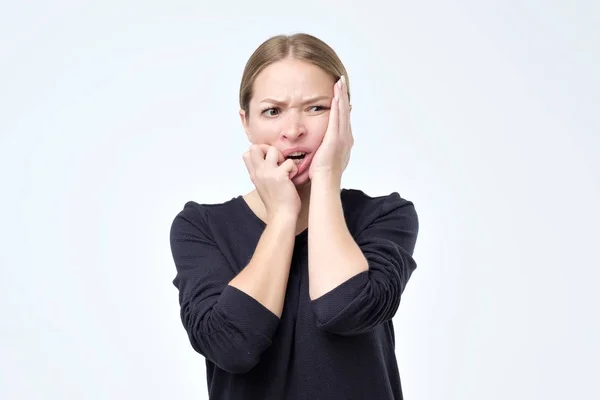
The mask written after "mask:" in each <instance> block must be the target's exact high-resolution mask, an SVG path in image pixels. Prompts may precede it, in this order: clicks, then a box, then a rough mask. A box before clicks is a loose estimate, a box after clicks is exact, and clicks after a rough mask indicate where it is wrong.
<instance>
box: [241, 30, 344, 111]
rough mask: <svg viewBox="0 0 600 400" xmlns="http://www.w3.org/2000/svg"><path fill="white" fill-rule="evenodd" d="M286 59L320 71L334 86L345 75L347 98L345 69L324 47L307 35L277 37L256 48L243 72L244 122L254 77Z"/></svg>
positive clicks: (321, 43) (336, 56) (242, 106)
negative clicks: (299, 61)
mask: <svg viewBox="0 0 600 400" xmlns="http://www.w3.org/2000/svg"><path fill="white" fill-rule="evenodd" d="M287 57H293V58H295V59H298V60H302V61H306V62H309V63H311V64H314V65H316V66H317V67H320V68H321V69H322V70H324V71H325V72H326V73H328V74H330V75H331V76H332V77H333V78H334V80H335V81H336V82H337V80H338V79H340V77H341V76H342V75H344V76H345V77H346V85H347V87H348V97H350V81H349V79H348V74H347V72H346V68H345V67H344V64H343V63H342V61H341V60H340V58H339V57H338V55H337V54H336V53H335V51H334V50H333V49H332V48H331V47H329V45H328V44H327V43H325V42H323V41H322V40H321V39H318V38H316V37H314V36H312V35H309V34H306V33H296V34H294V35H277V36H273V37H271V38H269V39H267V40H266V41H264V42H263V43H262V44H261V45H260V46H258V48H257V49H256V50H255V51H254V53H252V55H251V56H250V59H248V62H247V63H246V67H245V68H244V73H243V75H242V83H241V85H240V108H241V109H243V110H244V111H245V112H246V116H247V118H248V117H249V116H250V114H249V110H250V99H252V95H253V87H254V81H255V80H256V77H257V76H258V74H260V72H261V71H262V70H264V69H265V68H266V67H268V66H269V65H271V64H273V63H275V62H277V61H280V60H283V59H285V58H287Z"/></svg>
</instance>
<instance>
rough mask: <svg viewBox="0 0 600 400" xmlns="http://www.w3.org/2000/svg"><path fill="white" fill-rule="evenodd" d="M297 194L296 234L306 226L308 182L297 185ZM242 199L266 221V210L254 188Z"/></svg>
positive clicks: (308, 205) (308, 202) (308, 196)
mask: <svg viewBox="0 0 600 400" xmlns="http://www.w3.org/2000/svg"><path fill="white" fill-rule="evenodd" d="M296 189H297V190H298V196H300V203H301V206H300V212H299V213H298V220H297V222H296V235H298V234H300V233H302V232H303V231H304V230H306V228H308V212H309V208H310V182H308V183H307V184H305V185H303V186H300V187H297V188H296ZM243 197H244V200H246V203H247V204H248V206H249V207H250V209H251V210H252V211H254V214H256V216H257V217H258V218H260V219H261V220H262V221H263V222H265V223H266V221H267V210H266V208H265V205H264V203H263V202H262V199H261V198H260V195H259V194H258V191H257V190H256V189H254V190H252V191H251V192H249V193H248V194H246V195H244V196H243Z"/></svg>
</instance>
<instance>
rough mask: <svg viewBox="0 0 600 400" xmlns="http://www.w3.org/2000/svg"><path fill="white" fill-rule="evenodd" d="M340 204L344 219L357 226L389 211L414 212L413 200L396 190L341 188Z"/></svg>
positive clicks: (399, 212)
mask: <svg viewBox="0 0 600 400" xmlns="http://www.w3.org/2000/svg"><path fill="white" fill-rule="evenodd" d="M342 206H343V209H344V215H345V218H346V221H348V223H349V224H354V225H356V227H357V228H359V227H360V226H365V225H369V224H370V223H372V222H373V221H375V220H377V219H378V218H380V217H381V216H383V215H386V214H389V213H398V214H411V215H412V214H415V209H414V204H413V202H412V201H410V200H408V199H406V198H404V197H402V196H401V195H400V193H399V192H397V191H392V192H388V193H383V194H373V193H366V192H365V191H364V190H361V189H343V190H342ZM359 229H360V228H359Z"/></svg>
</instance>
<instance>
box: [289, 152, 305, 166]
mask: <svg viewBox="0 0 600 400" xmlns="http://www.w3.org/2000/svg"><path fill="white" fill-rule="evenodd" d="M304 157H306V153H304V152H301V151H296V152H294V153H291V154H290V155H288V156H287V157H286V159H288V160H294V163H295V164H296V165H300V164H301V163H302V160H304Z"/></svg>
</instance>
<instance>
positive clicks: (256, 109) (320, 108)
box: [240, 58, 335, 186]
mask: <svg viewBox="0 0 600 400" xmlns="http://www.w3.org/2000/svg"><path fill="white" fill-rule="evenodd" d="M334 84H335V81H334V78H333V77H332V76H331V75H329V74H328V73H326V72H325V71H323V70H322V69H321V68H319V67H317V66H316V65H313V64H310V63H307V62H305V61H301V60H297V59H294V58H286V59H284V60H281V61H278V62H276V63H273V64H271V65H269V66H268V67H267V68H265V69H264V70H263V71H262V72H261V73H260V74H259V75H258V76H257V77H256V80H255V81H254V87H253V92H254V95H253V97H252V99H250V107H249V114H250V115H246V113H245V112H244V110H240V116H241V119H242V124H243V125H244V129H245V131H246V134H247V135H248V139H249V140H250V142H251V143H253V144H268V145H270V146H275V147H276V148H277V149H279V151H281V152H282V153H283V155H284V156H288V155H289V153H290V152H302V153H304V154H305V155H304V157H303V159H300V160H295V162H296V165H298V174H297V175H296V176H295V177H294V178H293V179H292V181H293V182H294V184H295V185H296V186H301V185H304V184H306V183H307V182H309V178H308V167H309V166H310V161H311V160H312V157H313V156H314V154H315V152H316V151H317V149H318V147H319V146H320V145H321V141H322V140H323V136H324V135H325V131H326V130H327V125H328V122H329V109H330V107H331V101H332V99H333V85H334ZM300 157H301V155H300Z"/></svg>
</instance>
